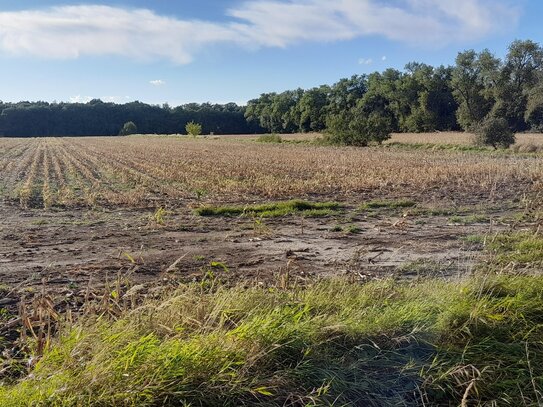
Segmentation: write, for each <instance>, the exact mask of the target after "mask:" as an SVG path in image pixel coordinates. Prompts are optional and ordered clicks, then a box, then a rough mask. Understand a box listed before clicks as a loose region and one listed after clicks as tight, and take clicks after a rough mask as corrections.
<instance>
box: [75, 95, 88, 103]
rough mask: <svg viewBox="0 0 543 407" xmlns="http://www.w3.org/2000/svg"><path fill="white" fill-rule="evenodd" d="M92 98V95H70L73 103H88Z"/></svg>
mask: <svg viewBox="0 0 543 407" xmlns="http://www.w3.org/2000/svg"><path fill="white" fill-rule="evenodd" d="M91 100H92V97H91V96H81V95H76V96H72V97H70V102H71V103H87V102H90V101H91Z"/></svg>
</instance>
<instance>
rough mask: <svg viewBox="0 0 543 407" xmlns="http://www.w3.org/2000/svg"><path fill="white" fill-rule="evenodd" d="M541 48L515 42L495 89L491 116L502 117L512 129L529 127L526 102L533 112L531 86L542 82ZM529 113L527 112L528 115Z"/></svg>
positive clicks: (536, 45) (532, 43)
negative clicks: (494, 102) (494, 101)
mask: <svg viewBox="0 0 543 407" xmlns="http://www.w3.org/2000/svg"><path fill="white" fill-rule="evenodd" d="M542 70H543V49H542V48H541V46H540V45H539V44H537V43H535V42H533V41H514V42H513V43H512V44H511V45H510V46H509V51H508V53H507V56H506V59H505V63H504V65H503V68H502V70H501V75H500V77H499V81H498V84H497V86H496V88H495V99H496V104H495V106H494V109H493V112H492V113H493V115H494V116H496V117H503V118H505V119H506V120H507V122H508V123H509V126H510V127H511V128H512V129H514V130H515V131H523V130H526V129H527V128H528V124H527V122H526V115H527V110H528V105H529V104H531V106H530V109H531V110H532V112H533V99H532V101H530V97H531V96H532V98H533V95H534V93H533V89H534V88H535V87H537V85H538V83H540V81H541V74H542ZM528 115H529V114H528Z"/></svg>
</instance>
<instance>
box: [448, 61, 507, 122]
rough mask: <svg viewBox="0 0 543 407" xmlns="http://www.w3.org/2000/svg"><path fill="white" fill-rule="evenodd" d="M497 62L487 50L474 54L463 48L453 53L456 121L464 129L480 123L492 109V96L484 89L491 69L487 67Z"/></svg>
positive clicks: (486, 88)
mask: <svg viewBox="0 0 543 407" xmlns="http://www.w3.org/2000/svg"><path fill="white" fill-rule="evenodd" d="M496 63H497V61H496V60H495V58H494V57H493V56H492V54H490V52H489V51H487V50H485V51H483V52H482V53H480V54H477V53H476V52H475V51H473V50H469V51H464V52H461V53H459V54H458V56H457V57H456V66H455V67H454V70H453V73H452V78H451V85H452V88H453V95H454V97H455V98H456V101H457V102H458V105H459V106H458V111H457V118H458V123H459V124H460V126H461V127H462V128H463V129H464V130H470V129H473V128H474V127H476V126H477V125H478V124H480V123H481V122H482V121H483V120H484V119H485V117H486V116H487V115H488V113H489V112H490V111H491V110H492V107H493V105H494V100H493V99H492V94H491V93H490V92H488V86H489V80H490V78H491V76H492V75H491V74H493V73H492V72H490V71H489V67H491V66H494V65H495V64H496Z"/></svg>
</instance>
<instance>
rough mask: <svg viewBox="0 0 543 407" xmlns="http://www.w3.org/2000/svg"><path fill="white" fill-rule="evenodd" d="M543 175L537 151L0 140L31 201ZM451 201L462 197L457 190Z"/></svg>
mask: <svg viewBox="0 0 543 407" xmlns="http://www.w3.org/2000/svg"><path fill="white" fill-rule="evenodd" d="M542 179H543V160H541V158H538V157H536V156H534V157H526V156H524V157H523V156H515V155H492V154H473V153H462V152H451V151H435V152H434V151H409V150H401V149H385V148H367V149H358V148H335V147H317V146H310V145H263V144H259V143H251V142H243V141H232V140H224V139H220V140H211V139H207V140H204V139H201V140H189V139H180V138H174V137H154V138H153V136H147V137H145V136H141V137H126V138H98V137H97V138H62V139H61V138H41V139H0V194H1V195H2V196H3V197H4V198H5V199H6V200H9V201H13V202H17V203H18V204H19V205H21V206H23V207H45V208H48V207H53V206H67V207H70V206H95V205H128V206H142V205H149V204H151V203H156V201H157V200H163V201H180V200H183V201H184V200H188V201H195V200H196V198H198V199H199V198H200V197H201V196H202V195H204V196H205V197H206V199H209V200H213V201H230V202H233V201H239V202H241V201H245V200H265V199H283V198H292V197H301V196H304V195H310V194H320V195H343V196H349V195H354V194H360V193H396V194H404V195H405V194H409V193H413V194H424V193H425V192H427V191H430V190H436V189H438V190H442V191H448V193H450V194H452V195H455V194H477V195H478V196H479V195H486V196H491V195H492V194H495V193H496V191H499V190H505V189H508V188H509V189H515V188H518V187H519V186H524V187H526V188H531V187H533V186H538V185H540V183H541V181H542ZM451 198H455V197H454V196H451Z"/></svg>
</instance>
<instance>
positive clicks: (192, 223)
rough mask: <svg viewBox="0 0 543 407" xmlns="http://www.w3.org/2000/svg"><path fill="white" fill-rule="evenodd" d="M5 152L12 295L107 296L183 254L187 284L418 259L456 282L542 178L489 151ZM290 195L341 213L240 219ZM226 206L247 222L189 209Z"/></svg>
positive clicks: (137, 143)
mask: <svg viewBox="0 0 543 407" xmlns="http://www.w3.org/2000/svg"><path fill="white" fill-rule="evenodd" d="M0 145H1V147H0V148H1V151H2V155H1V156H0V171H1V175H2V176H1V189H0V191H1V194H2V198H3V203H2V205H1V207H0V211H1V212H2V217H1V220H0V222H1V223H0V228H1V229H0V231H1V233H2V241H3V243H4V244H3V246H4V247H3V250H2V252H1V253H0V256H1V257H0V273H1V274H2V278H3V281H5V282H7V281H9V282H12V283H13V284H17V283H20V282H21V281H24V280H25V279H27V278H31V277H33V278H34V279H35V282H36V283H41V278H42V277H43V276H44V275H51V276H55V277H54V278H53V279H52V281H57V280H58V281H60V282H61V285H62V284H64V283H66V284H70V282H74V281H76V282H79V283H80V282H81V281H84V282H88V280H89V278H90V275H92V276H93V278H95V280H94V281H95V283H96V284H103V283H104V278H105V275H106V274H107V273H109V274H115V273H117V272H118V271H119V270H123V269H125V268H128V269H130V268H131V266H132V265H133V262H134V261H135V260H134V258H137V259H138V262H139V263H140V264H139V265H138V269H139V272H140V274H135V276H134V278H135V279H136V280H139V279H144V280H154V279H156V276H157V275H159V274H160V273H162V272H164V271H165V270H166V269H168V267H169V266H170V265H171V264H172V263H174V262H175V261H176V259H178V258H181V257H182V258H183V260H182V261H181V262H180V263H178V264H177V266H176V267H177V268H179V269H183V271H184V273H181V274H180V275H179V277H181V278H185V279H186V278H187V276H190V278H197V276H198V275H199V274H201V269H202V266H203V265H205V262H209V261H215V260H217V261H221V262H224V263H225V264H228V265H229V267H230V268H231V269H232V270H231V272H230V273H229V274H228V276H229V278H234V279H240V278H241V279H244V278H245V277H250V278H257V279H258V278H260V279H262V280H263V281H269V280H270V279H273V278H274V275H275V274H276V273H278V272H280V270H281V269H282V268H284V267H286V264H287V262H288V263H289V265H291V266H293V265H296V267H295V268H296V270H297V271H299V272H301V273H302V274H304V273H305V274H306V275H307V274H311V275H314V276H319V275H321V274H324V275H334V274H336V275H337V274H342V273H354V275H355V276H365V275H369V276H374V277H379V278H382V277H384V276H385V275H389V274H390V273H391V272H396V271H397V268H398V267H402V265H403V266H405V264H407V266H405V267H407V268H409V264H410V263H411V262H423V263H424V262H425V261H430V262H434V261H437V262H438V263H443V264H446V265H447V267H446V269H447V270H449V272H451V271H453V272H462V273H465V272H467V271H469V270H470V268H471V266H472V265H473V263H474V259H473V258H474V257H477V253H476V252H472V250H471V246H470V245H469V244H467V243H466V241H465V240H463V239H464V238H466V237H467V236H470V235H487V234H492V233H495V232H496V231H498V230H501V229H508V228H510V227H512V225H516V224H517V223H518V219H522V213H524V212H526V211H530V210H532V209H533V208H532V206H534V205H536V204H537V202H538V197H539V195H538V194H539V192H540V190H541V186H542V182H543V160H542V159H541V156H540V155H538V154H520V153H519V154H515V153H510V154H504V153H502V152H496V153H494V152H492V151H491V150H489V151H484V152H472V151H466V152H462V151H448V150H436V151H428V150H411V149H403V148H401V147H400V148H384V147H375V148H370V149H357V148H338V147H322V146H312V145H308V144H295V145H292V144H262V143H255V142H252V141H247V140H241V141H240V140H229V139H187V138H181V137H152V136H148V137H146V136H135V137H125V138H84V139H76V138H41V139H2V140H1V143H0ZM289 199H301V200H306V201H309V202H313V203H316V204H319V203H325V204H326V202H330V203H332V202H333V203H334V205H335V206H333V208H332V207H331V206H330V207H329V208H328V209H325V210H324V211H323V210H321V211H320V212H319V211H316V212H315V213H309V212H305V213H304V212H303V211H297V210H293V211H290V212H289V211H286V212H285V213H275V214H272V216H267V215H264V216H262V215H261V214H259V213H257V212H254V211H251V210H249V209H247V208H248V207H247V205H250V204H254V203H257V204H258V203H260V204H270V203H272V204H273V203H274V202H278V201H285V200H289ZM228 205H230V206H232V205H238V206H239V207H240V208H241V210H238V211H235V212H234V213H232V214H230V213H228V211H223V212H224V213H223V215H224V216H202V215H205V212H206V211H205V210H204V211H201V212H200V213H199V212H198V211H199V210H200V209H202V208H204V209H205V208H206V207H218V208H221V207H224V206H228ZM330 208H332V209H330ZM212 212H213V211H211V212H210V213H209V214H213V213H212ZM209 214H208V215H209ZM275 215H280V216H275ZM312 215H316V216H312ZM408 243H409V244H408ZM295 253H298V254H295ZM202 256H203V258H205V260H195V259H201V258H202ZM289 256H290V257H289ZM127 258H130V259H131V261H128V260H127ZM294 259H297V260H296V261H293V260H294ZM127 266H128V267H127ZM293 267H294V266H293ZM422 268H424V267H422ZM381 273H384V275H381ZM61 275H62V276H64V277H62V278H60V277H59V276H61ZM255 276H256V277H255Z"/></svg>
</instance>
